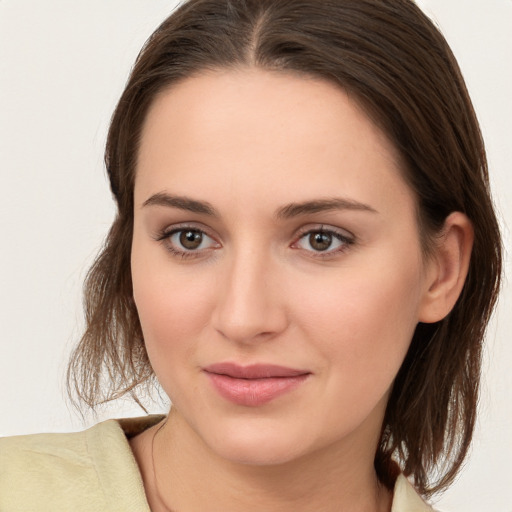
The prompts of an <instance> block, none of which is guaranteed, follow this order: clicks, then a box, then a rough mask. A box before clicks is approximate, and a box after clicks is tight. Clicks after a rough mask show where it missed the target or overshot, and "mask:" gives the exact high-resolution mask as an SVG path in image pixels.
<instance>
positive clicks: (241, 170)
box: [135, 69, 410, 203]
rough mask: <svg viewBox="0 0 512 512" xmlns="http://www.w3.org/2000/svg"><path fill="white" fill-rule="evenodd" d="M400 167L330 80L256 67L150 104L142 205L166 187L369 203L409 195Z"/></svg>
mask: <svg viewBox="0 0 512 512" xmlns="http://www.w3.org/2000/svg"><path fill="white" fill-rule="evenodd" d="M398 162H399V157H398V155H397V152H396V150H395V148H394V147H393V145H392V144H391V143H390V142H389V140H388V139H387V137H386V136H385V135H384V134H383V133H382V132H381V130H380V129H379V128H378V127H377V126H376V125H375V124H374V123H373V122H372V121H371V120H370V119H369V118H368V116H367V115H366V114H365V112H364V111H363V110H362V109H361V108H360V107H359V105H358V104H357V103H356V102H355V101H354V100H353V99H351V98H350V97H349V96H348V95H347V93H346V92H345V91H344V90H343V89H341V88H340V87H337V86H336V85H335V84H333V83H330V82H328V81H324V80H321V79H317V78H309V77H303V76H297V75H293V74H285V73H276V72H269V71H262V70H258V69H245V70H237V71H233V70H229V71H216V72H209V73H204V74H201V75H198V76H195V77H193V78H189V79H186V80H184V81H182V82H180V83H178V84H176V85H173V86H172V87H170V88H168V89H167V90H165V91H163V92H162V93H160V95H159V96H158V97H157V98H156V99H155V101H154V102H153V104H152V106H151V108H150V110H149V112H148V115H147V117H146V120H145V124H144V127H143V131H142V138H141V145H140V149H139V155H138V162H137V170H136V186H135V195H136V203H137V200H138V201H142V200H144V196H147V195H149V194H151V193H155V192H159V191H161V190H163V189H166V190H168V191H172V192H173V193H178V194H179V193H183V194H187V195H188V194H190V190H189V189H190V187H194V191H195V192H196V193H197V194H199V195H203V196H204V195H208V196H209V197H212V196H214V195H215V192H216V191H220V192H223V193H225V191H226V190H228V189H229V190H230V191H231V193H232V194H233V195H237V196H238V197H240V198H241V197H244V199H245V200H248V201H250V200H254V198H258V199H259V201H260V203H261V201H262V197H261V194H262V193H264V192H267V194H266V195H268V191H270V190H272V191H273V198H274V199H275V200H276V201H277V200H281V201H282V202H287V201H289V200H290V199H292V200H295V201H301V200H307V199H308V198H309V197H310V196H311V195H313V196H326V195H339V194H343V195H351V196H359V197H358V199H359V200H362V201H366V202H367V201H368V197H364V196H365V195H371V194H369V193H370V192H371V191H370V189H373V192H374V193H375V192H378V191H379V190H380V191H383V190H394V191H395V192H396V193H399V194H404V193H405V194H408V193H410V191H409V190H408V187H407V186H406V185H405V183H404V181H403V180H402V178H401V173H400V166H399V163H398ZM227 187H228V188H227ZM291 193H293V194H294V195H295V196H296V197H293V198H290V197H288V196H289V195H290V194H291ZM258 194H259V195H258ZM137 198H138V199H137ZM374 199H375V198H374Z"/></svg>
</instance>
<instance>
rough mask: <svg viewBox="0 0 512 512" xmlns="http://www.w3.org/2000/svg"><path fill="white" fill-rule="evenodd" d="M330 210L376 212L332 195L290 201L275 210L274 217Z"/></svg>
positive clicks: (369, 207) (360, 204)
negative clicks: (322, 197) (325, 197)
mask: <svg viewBox="0 0 512 512" xmlns="http://www.w3.org/2000/svg"><path fill="white" fill-rule="evenodd" d="M332 210H355V211H362V212H370V213H378V212H377V210H375V208H372V207H371V206H369V205H367V204H364V203H360V202H359V201H354V200H353V199H345V198H341V197H333V198H329V199H315V200H313V201H305V202H302V203H290V204H287V205H285V206H283V207H281V208H279V210H277V213H276V217H277V218H278V219H290V218H292V217H298V216H300V215H306V214H311V213H320V212H326V211H332Z"/></svg>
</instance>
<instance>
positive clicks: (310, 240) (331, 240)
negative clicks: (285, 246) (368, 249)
mask: <svg viewBox="0 0 512 512" xmlns="http://www.w3.org/2000/svg"><path fill="white" fill-rule="evenodd" d="M350 243H352V241H351V240H350V239H349V238H348V237H346V236H343V235H342V234H341V233H336V232H335V231H326V230H315V231H308V232H307V233H305V234H304V235H302V237H301V238H299V240H298V241H297V242H296V243H295V245H296V246H297V247H299V248H300V249H304V250H306V251H314V252H336V251H337V250H341V249H342V248H343V247H345V246H346V245H349V244H350Z"/></svg>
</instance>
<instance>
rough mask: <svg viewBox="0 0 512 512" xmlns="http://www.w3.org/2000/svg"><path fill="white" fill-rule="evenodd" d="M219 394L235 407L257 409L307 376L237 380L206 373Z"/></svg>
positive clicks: (298, 383)
mask: <svg viewBox="0 0 512 512" xmlns="http://www.w3.org/2000/svg"><path fill="white" fill-rule="evenodd" d="M206 374H207V375H208V377H209V378H210V382H211V383H212V384H213V386H214V388H215V389H216V390H217V391H218V392H219V394H220V395H221V396H222V397H224V398H226V399H227V400H229V401H230V402H233V403H234V404H236V405H245V406H247V407H257V406H259V405H263V404H266V403H268V402H270V401H272V400H274V399H275V398H277V397H279V396H281V395H284V394H285V393H289V392H290V391H293V390H294V389H295V388H297V387H298V386H300V385H301V384H302V383H303V382H304V381H305V380H306V379H307V378H308V376H309V374H304V375H297V376H294V377H267V378H263V379H237V378H234V377H229V376H227V375H220V374H217V373H209V372H206Z"/></svg>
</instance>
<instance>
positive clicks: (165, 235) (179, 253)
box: [156, 225, 218, 260]
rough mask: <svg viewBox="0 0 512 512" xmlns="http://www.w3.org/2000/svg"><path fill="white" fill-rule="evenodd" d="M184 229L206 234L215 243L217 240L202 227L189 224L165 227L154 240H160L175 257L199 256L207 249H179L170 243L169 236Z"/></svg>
mask: <svg viewBox="0 0 512 512" xmlns="http://www.w3.org/2000/svg"><path fill="white" fill-rule="evenodd" d="M186 231H190V232H193V233H198V234H200V235H202V236H206V237H208V238H210V239H211V240H213V241H214V242H215V243H216V244H218V242H217V241H216V240H215V239H214V238H213V237H212V236H210V235H209V234H208V233H207V232H206V231H205V230H204V229H201V228H198V227H196V226H190V225H181V226H175V227H173V228H172V229H165V230H163V231H161V232H160V233H159V234H158V235H157V237H156V240H157V241H158V242H161V243H163V244H164V245H165V248H166V249H167V250H168V251H169V252H170V253H171V255H172V256H174V257H176V258H180V259H182V260H186V259H191V258H199V257H201V256H202V255H203V254H204V251H205V250H208V249H200V250H186V249H183V250H179V249H176V248H175V247H174V246H173V244H172V243H171V237H172V236H173V235H176V234H177V233H183V232H186Z"/></svg>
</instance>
